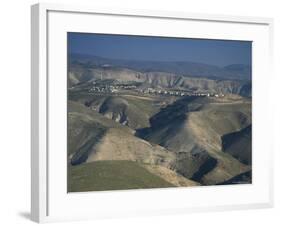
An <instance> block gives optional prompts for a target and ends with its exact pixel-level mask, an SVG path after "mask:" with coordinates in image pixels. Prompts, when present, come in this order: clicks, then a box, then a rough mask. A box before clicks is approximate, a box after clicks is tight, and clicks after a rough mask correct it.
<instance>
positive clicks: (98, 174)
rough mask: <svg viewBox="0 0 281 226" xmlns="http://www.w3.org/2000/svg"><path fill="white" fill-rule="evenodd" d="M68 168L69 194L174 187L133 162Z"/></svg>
mask: <svg viewBox="0 0 281 226" xmlns="http://www.w3.org/2000/svg"><path fill="white" fill-rule="evenodd" d="M69 167H70V170H69V175H68V191H69V192H83V191H104V190H123V189H141V188H167V187H175V185H173V184H171V183H169V182H167V181H165V180H163V179H162V178H161V177H159V176H156V175H154V174H152V173H150V172H149V171H148V170H146V169H145V168H144V167H142V166H141V165H140V164H138V163H137V162H133V161H96V162H93V163H86V164H80V165H77V166H69Z"/></svg>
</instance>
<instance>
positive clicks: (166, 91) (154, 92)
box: [138, 88, 224, 97]
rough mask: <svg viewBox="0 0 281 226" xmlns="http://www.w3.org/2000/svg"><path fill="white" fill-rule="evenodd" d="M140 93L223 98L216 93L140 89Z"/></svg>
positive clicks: (222, 95)
mask: <svg viewBox="0 0 281 226" xmlns="http://www.w3.org/2000/svg"><path fill="white" fill-rule="evenodd" d="M138 91H139V92H140V93H144V94H156V95H169V96H202V97H203V96H208V97H224V94H217V93H199V92H193V93H191V92H185V91H182V90H180V91H179V90H178V91H177V90H176V91H175V90H174V91H173V90H157V89H153V88H147V89H140V90H138Z"/></svg>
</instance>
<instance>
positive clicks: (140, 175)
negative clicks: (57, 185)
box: [67, 58, 252, 192]
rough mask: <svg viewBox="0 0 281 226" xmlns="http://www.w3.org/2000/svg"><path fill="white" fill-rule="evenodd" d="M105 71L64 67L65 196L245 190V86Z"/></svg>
mask: <svg viewBox="0 0 281 226" xmlns="http://www.w3.org/2000/svg"><path fill="white" fill-rule="evenodd" d="M110 63H111V64H110ZM112 63H113V62H110V61H106V59H103V61H97V60H96V61H94V60H92V61H88V60H87V61H86V60H85V59H84V58H83V60H80V61H79V62H78V61H77V59H76V61H73V62H70V64H69V72H68V156H67V157H68V178H69V179H68V191H70V192H75V191H100V190H122V189H138V188H163V187H181V186H184V187H186V186H187V187H188V186H206V185H222V184H224V185H225V184H244V183H251V158H252V156H251V132H252V100H251V99H252V98H251V81H249V80H248V78H247V79H242V77H243V76H242V74H241V73H242V72H239V73H240V76H238V77H239V79H233V76H234V74H233V72H231V73H230V72H228V73H229V74H227V73H226V74H227V75H228V77H227V78H225V76H224V77H220V76H221V73H223V70H226V69H223V70H220V73H218V74H217V76H210V74H208V76H195V75H197V74H196V73H195V74H193V76H190V75H189V74H183V73H184V72H182V73H180V74H179V73H177V71H176V72H175V73H172V72H171V70H168V69H167V67H166V69H165V70H163V71H154V70H153V69H150V70H148V69H147V68H146V69H145V70H144V69H143V68H142V69H141V68H140V67H141V64H137V65H133V64H130V65H129V66H128V64H129V63H128V62H127V65H126V64H125V63H124V62H123V63H120V62H117V63H119V65H118V66H115V65H112ZM115 63H116V62H115ZM171 65H172V64H171ZM156 66H157V65H156ZM156 66H155V67H156ZM158 66H159V65H158ZM196 66H197V67H198V65H196ZM146 67H147V65H146ZM159 67H160V66H159ZM205 67H207V66H205ZM205 67H203V68H202V70H204V69H205ZM186 68H187V67H186ZM194 68H195V66H194V67H193V70H195V69H194ZM156 69H157V70H160V69H161V68H156ZM235 69H236V68H235ZM213 70H219V69H217V68H213ZM228 70H233V66H232V67H229V68H228ZM243 70H245V68H243ZM210 73H211V72H210ZM243 73H244V71H243ZM223 75H225V74H224V73H223Z"/></svg>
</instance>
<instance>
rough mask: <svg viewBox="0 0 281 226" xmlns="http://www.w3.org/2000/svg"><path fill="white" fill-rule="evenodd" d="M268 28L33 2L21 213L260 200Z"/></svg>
mask: <svg viewBox="0 0 281 226" xmlns="http://www.w3.org/2000/svg"><path fill="white" fill-rule="evenodd" d="M272 26H273V22H272V20H271V19H268V18H252V17H234V16H220V15H205V14H202V15H200V14H188V13H183V12H155V11H140V10H134V11H132V10H117V9H116V10H107V9H91V8H83V7H74V6H62V5H53V4H37V5H34V6H32V153H31V154H32V201H31V213H32V214H31V215H32V219H33V220H34V221H37V222H48V221H54V220H55V221H58V220H76V219H92V218H93V219H94V218H106V217H122V216H133V215H153V214H172V213H184V212H191V211H207V210H225V209H226V210H227V209H243V208H262V207H271V206H272V205H273V204H272V203H273V192H272V163H273V161H272V158H273V157H272V151H271V149H272V141H271V136H270V132H269V131H271V130H272V123H271V119H272V117H271V111H270V109H271V107H270V101H269V96H268V94H269V91H270V81H271V76H272V75H271V68H272V66H271V56H272Z"/></svg>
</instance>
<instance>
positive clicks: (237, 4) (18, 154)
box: [0, 0, 281, 226]
mask: <svg viewBox="0 0 281 226" xmlns="http://www.w3.org/2000/svg"><path fill="white" fill-rule="evenodd" d="M53 2H57V3H72V4H82V5H97V6H105V7H109V8H111V7H112V8H114V7H119V8H128V9H130V8H132V9H134V8H138V9H154V10H175V11H187V12H199V13H215V14H233V15H247V16H263V17H273V18H274V19H275V31H274V32H275V34H274V39H275V43H274V51H275V53H274V54H275V80H274V83H273V86H272V94H271V97H270V98H271V101H272V103H274V108H273V109H272V111H274V112H275V125H274V130H273V131H265V133H271V134H272V139H274V144H275V146H274V149H275V150H274V151H275V207H274V208H273V209H261V210H247V211H231V212H211V213H194V214H186V215H176V216H175V215H174V216H155V217H150V218H130V219H115V220H101V221H96V222H73V223H62V224H59V225H66V224H67V225H93V224H96V225H123V226H128V225H160V224H161V225H163V226H166V225H169V226H170V225H227V226H232V225H235V226H237V225H259V224H260V225H265V224H268V225H270V226H272V225H280V224H281V197H280V191H281V182H280V180H281V154H280V152H281V129H280V126H281V101H280V99H281V94H280V93H281V79H280V78H281V73H280V72H281V70H280V68H279V67H278V66H279V65H280V58H281V57H280V55H281V51H280V50H281V49H280V41H281V10H280V9H281V7H280V6H279V5H278V2H280V1H278V0H276V1H274V0H267V1H265V0H260V1H259V0H253V1H251V0H231V1H227V0H209V1H208V0H206V1H203V0H169V1H165V0H100V1H97V0H88V1H87V0H68V1H66V0H65V1H62V0H57V1H53ZM33 3H37V2H36V1H32V0H6V1H1V8H0V10H1V12H0V17H1V19H0V31H1V34H0V106H1V108H0V114H1V117H0V141H1V142H0V225H5V226H6V225H31V224H33V223H32V222H31V221H30V220H29V208H30V5H31V4H33ZM264 79H267V75H266V74H265V75H264ZM261 120H262V119H261ZM264 151H265V152H266V151H267V150H264ZM55 225H56V224H55Z"/></svg>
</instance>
